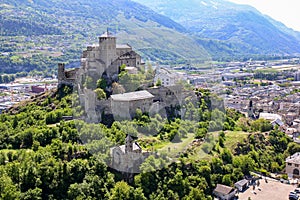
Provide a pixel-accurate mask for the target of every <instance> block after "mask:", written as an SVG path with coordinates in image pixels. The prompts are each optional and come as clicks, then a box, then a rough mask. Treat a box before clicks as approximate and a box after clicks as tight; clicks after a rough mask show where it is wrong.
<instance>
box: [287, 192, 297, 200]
mask: <svg viewBox="0 0 300 200" xmlns="http://www.w3.org/2000/svg"><path fill="white" fill-rule="evenodd" d="M289 199H290V200H298V199H299V196H298V194H297V193H296V192H290V194H289Z"/></svg>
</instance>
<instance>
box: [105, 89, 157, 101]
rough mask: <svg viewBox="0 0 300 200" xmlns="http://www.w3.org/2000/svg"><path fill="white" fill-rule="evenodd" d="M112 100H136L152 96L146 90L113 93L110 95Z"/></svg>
mask: <svg viewBox="0 0 300 200" xmlns="http://www.w3.org/2000/svg"><path fill="white" fill-rule="evenodd" d="M110 97H111V99H112V100H113V101H136V100H142V99H149V98H154V96H153V95H152V94H151V93H150V92H148V91H146V90H142V91H137V92H128V93H123V94H114V95H111V96H110Z"/></svg>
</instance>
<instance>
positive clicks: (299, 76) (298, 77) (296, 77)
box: [294, 71, 300, 81]
mask: <svg viewBox="0 0 300 200" xmlns="http://www.w3.org/2000/svg"><path fill="white" fill-rule="evenodd" d="M294 81H300V72H299V71H298V72H296V73H295V75H294Z"/></svg>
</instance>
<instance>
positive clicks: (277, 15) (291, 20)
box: [229, 0, 300, 31]
mask: <svg viewBox="0 0 300 200" xmlns="http://www.w3.org/2000/svg"><path fill="white" fill-rule="evenodd" d="M229 1H232V2H235V3H240V4H248V5H251V6H253V7H255V8H256V9H257V10H259V11H260V12H261V13H263V14H266V15H269V16H270V17H272V18H273V19H275V20H277V21H280V22H282V23H284V24H285V25H286V26H288V27H290V28H293V29H294V30H297V31H300V0H229Z"/></svg>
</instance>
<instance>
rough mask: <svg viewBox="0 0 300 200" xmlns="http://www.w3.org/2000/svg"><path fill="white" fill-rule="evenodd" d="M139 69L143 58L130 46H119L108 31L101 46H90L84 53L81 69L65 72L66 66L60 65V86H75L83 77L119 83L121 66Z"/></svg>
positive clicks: (102, 36)
mask: <svg viewBox="0 0 300 200" xmlns="http://www.w3.org/2000/svg"><path fill="white" fill-rule="evenodd" d="M123 64H125V65H126V66H127V67H136V68H139V66H140V65H141V64H142V63H141V56H140V55H139V54H138V53H136V52H135V51H133V50H132V47H131V46H130V45H129V44H125V45H117V43H116V37H115V36H113V35H112V34H111V33H109V32H108V31H107V32H105V33H104V34H103V35H101V36H100V37H99V44H98V45H92V46H88V47H87V49H86V50H85V51H83V53H82V58H81V66H80V68H77V69H73V70H69V71H65V65H64V64H58V84H59V85H61V84H67V85H73V84H75V82H78V81H80V80H82V77H81V76H82V75H83V74H85V75H88V76H90V77H93V78H97V79H99V78H101V77H103V76H105V77H106V78H108V79H110V80H112V81H117V78H118V74H119V71H120V69H119V68H120V66H121V65H123Z"/></svg>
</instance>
